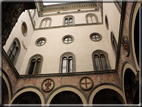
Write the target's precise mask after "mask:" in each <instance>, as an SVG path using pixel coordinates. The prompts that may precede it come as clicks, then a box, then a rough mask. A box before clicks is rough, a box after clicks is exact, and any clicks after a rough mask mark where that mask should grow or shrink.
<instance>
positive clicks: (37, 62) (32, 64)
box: [26, 55, 43, 75]
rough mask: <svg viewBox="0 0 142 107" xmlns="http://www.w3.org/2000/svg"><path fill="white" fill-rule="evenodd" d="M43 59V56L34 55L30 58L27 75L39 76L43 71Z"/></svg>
mask: <svg viewBox="0 0 142 107" xmlns="http://www.w3.org/2000/svg"><path fill="white" fill-rule="evenodd" d="M42 61H43V58H42V56H41V55H34V56H33V57H31V58H30V60H29V63H28V67H27V72H26V73H27V74H29V75H32V74H39V73H40V71H41V66H42Z"/></svg>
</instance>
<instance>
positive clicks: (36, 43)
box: [35, 37, 46, 47]
mask: <svg viewBox="0 0 142 107" xmlns="http://www.w3.org/2000/svg"><path fill="white" fill-rule="evenodd" d="M40 40H45V43H44V44H43V45H45V44H46V38H44V37H40V38H38V39H37V40H36V41H35V45H36V46H39V47H40V46H43V45H38V41H40Z"/></svg>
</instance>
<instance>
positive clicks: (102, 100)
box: [93, 89, 124, 104]
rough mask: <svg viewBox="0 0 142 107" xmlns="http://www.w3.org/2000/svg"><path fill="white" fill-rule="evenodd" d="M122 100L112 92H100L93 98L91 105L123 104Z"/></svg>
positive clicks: (105, 90)
mask: <svg viewBox="0 0 142 107" xmlns="http://www.w3.org/2000/svg"><path fill="white" fill-rule="evenodd" d="M123 103H124V101H123V98H122V97H121V96H120V95H119V94H118V93H117V92H116V91H114V90H111V89H103V90H100V91H99V92H98V93H97V94H96V95H95V96H94V98H93V104H123Z"/></svg>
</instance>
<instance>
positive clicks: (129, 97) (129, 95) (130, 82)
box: [124, 68, 139, 104]
mask: <svg viewBox="0 0 142 107" xmlns="http://www.w3.org/2000/svg"><path fill="white" fill-rule="evenodd" d="M134 78H135V74H134V73H133V71H132V70H131V69H129V68H128V69H126V71H125V75H124V89H125V97H126V101H127V103H128V104H133V103H136V102H137V101H135V102H134V97H135V98H137V99H139V91H138V92H137V94H136V91H137V90H139V89H138V87H139V86H138V84H135V82H134Z"/></svg>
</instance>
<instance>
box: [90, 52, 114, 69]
mask: <svg viewBox="0 0 142 107" xmlns="http://www.w3.org/2000/svg"><path fill="white" fill-rule="evenodd" d="M101 55H103V56H104V57H105V63H106V65H107V70H110V69H111V68H110V63H109V59H108V54H107V53H106V52H105V51H103V50H96V51H94V52H93V53H92V62H93V67H94V71H107V70H103V65H102V61H101ZM95 56H98V60H99V65H100V70H97V68H96V62H95Z"/></svg>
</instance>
